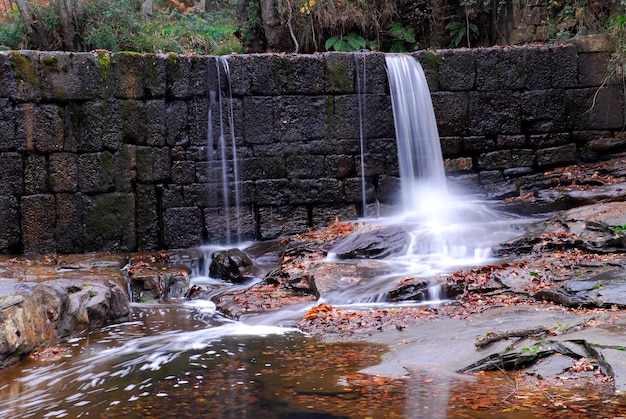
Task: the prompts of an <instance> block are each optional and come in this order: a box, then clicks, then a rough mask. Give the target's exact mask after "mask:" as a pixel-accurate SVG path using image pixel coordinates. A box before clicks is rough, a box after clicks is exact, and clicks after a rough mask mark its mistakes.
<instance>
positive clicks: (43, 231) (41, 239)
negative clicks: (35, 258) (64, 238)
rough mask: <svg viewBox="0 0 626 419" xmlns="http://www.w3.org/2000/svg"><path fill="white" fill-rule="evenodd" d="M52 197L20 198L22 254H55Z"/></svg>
mask: <svg viewBox="0 0 626 419" xmlns="http://www.w3.org/2000/svg"><path fill="white" fill-rule="evenodd" d="M55 208H56V205H55V199H54V196H53V195H29V196H23V197H22V198H21V210H22V218H21V227H22V244H23V249H22V250H23V252H24V253H26V254H28V253H53V252H56V242H55V240H54V232H55V227H56V226H55V223H56V213H55V211H54V209H55Z"/></svg>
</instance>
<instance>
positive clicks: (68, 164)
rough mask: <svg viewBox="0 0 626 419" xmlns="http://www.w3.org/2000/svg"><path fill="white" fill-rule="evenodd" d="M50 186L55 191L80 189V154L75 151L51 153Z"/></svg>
mask: <svg viewBox="0 0 626 419" xmlns="http://www.w3.org/2000/svg"><path fill="white" fill-rule="evenodd" d="M49 159H50V160H49V166H50V175H49V176H50V186H51V188H52V190H53V191H54V192H76V191H77V190H78V156H77V155H76V154H74V153H51V154H50V158H49Z"/></svg>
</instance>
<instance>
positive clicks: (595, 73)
mask: <svg viewBox="0 0 626 419" xmlns="http://www.w3.org/2000/svg"><path fill="white" fill-rule="evenodd" d="M610 58H611V53H610V52H596V53H589V54H578V80H579V82H580V86H581V87H599V86H601V85H602V84H603V83H604V82H605V78H606V76H607V71H608V68H609V60H610ZM618 82H620V80H619V78H616V79H613V80H610V82H609V84H616V83H618Z"/></svg>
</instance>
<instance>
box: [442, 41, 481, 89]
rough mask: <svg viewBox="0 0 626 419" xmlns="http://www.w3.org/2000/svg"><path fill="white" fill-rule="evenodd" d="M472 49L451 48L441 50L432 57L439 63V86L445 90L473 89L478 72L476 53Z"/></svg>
mask: <svg viewBox="0 0 626 419" xmlns="http://www.w3.org/2000/svg"><path fill="white" fill-rule="evenodd" d="M473 51H474V50H471V49H451V50H444V51H441V52H439V53H438V54H437V55H436V56H435V57H433V58H432V59H433V60H435V61H436V62H437V63H438V64H439V88H440V89H441V90H445V91H468V90H473V89H474V86H475V83H476V72H474V71H468V69H469V68H474V67H475V66H476V55H475V54H474V52H473Z"/></svg>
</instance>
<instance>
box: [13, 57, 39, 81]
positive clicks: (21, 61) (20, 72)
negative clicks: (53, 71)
mask: <svg viewBox="0 0 626 419" xmlns="http://www.w3.org/2000/svg"><path fill="white" fill-rule="evenodd" d="M11 67H13V69H14V70H15V77H17V78H18V79H19V80H22V81H24V82H26V83H29V84H33V85H35V84H37V79H38V78H37V69H36V67H35V63H33V62H32V61H31V59H30V58H29V57H27V56H26V55H24V54H20V53H19V52H17V51H12V52H11Z"/></svg>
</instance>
